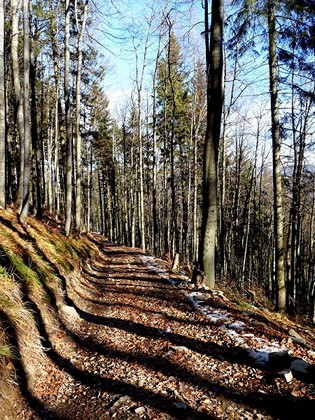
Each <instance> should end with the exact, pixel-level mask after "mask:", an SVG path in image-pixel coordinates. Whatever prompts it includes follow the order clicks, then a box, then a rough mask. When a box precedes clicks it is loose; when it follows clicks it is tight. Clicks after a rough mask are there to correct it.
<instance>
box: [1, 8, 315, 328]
mask: <svg viewBox="0 0 315 420" xmlns="http://www.w3.org/2000/svg"><path fill="white" fill-rule="evenodd" d="M225 3H226V4H225V44H224V59H225V60H224V61H225V62H224V76H225V77H224V90H225V96H224V109H223V122H222V127H221V139H220V144H219V155H218V168H217V171H218V233H217V247H216V257H217V277H218V284H220V282H224V283H225V284H231V285H232V284H233V285H234V286H237V287H238V288H239V289H240V290H241V291H242V292H244V293H245V292H248V291H255V292H259V293H263V294H264V295H266V296H267V297H268V299H269V300H270V302H271V303H275V299H276V281H275V266H276V258H275V238H276V234H275V229H274V205H275V204H274V201H275V199H274V195H273V191H274V187H273V185H274V184H273V179H274V171H273V167H272V144H271V133H272V130H271V129H272V122H271V121H272V120H271V112H270V109H271V106H270V96H269V95H270V84H269V83H270V78H269V73H268V56H269V55H268V54H269V52H268V51H269V50H268V35H269V32H270V26H268V23H267V10H268V7H270V6H272V7H273V8H274V10H275V15H276V37H277V38H276V40H277V49H276V53H277V69H278V74H277V82H278V95H279V116H280V120H279V124H280V134H281V182H282V195H281V198H282V202H283V209H282V216H283V229H284V236H283V238H284V250H283V254H284V255H283V257H284V269H285V270H284V271H285V281H286V289H287V302H286V305H287V310H288V311H289V312H292V313H295V314H302V315H303V316H306V317H309V318H310V319H312V320H313V321H314V319H315V314H314V307H315V304H314V303H315V254H314V247H315V243H314V238H315V233H314V227H315V226H314V217H315V174H314V170H315V167H314V129H313V127H314V99H315V96H314V89H315V83H314V82H315V74H314V69H315V66H314V39H315V37H314V27H315V22H314V18H315V14H314V12H315V5H314V4H313V2H312V1H294V2H291V1H286V2H281V1H279V2H278V1H270V0H269V1H267V0H266V1H264V0H261V1H234V2H225ZM98 7H99V6H97V5H96V4H94V3H93V2H91V1H90V2H89V1H80V0H78V1H69V0H65V1H55V0H49V1H39V0H36V1H35V0H23V2H22V1H19V0H11V1H4V0H2V1H1V2H0V15H1V16H0V21H1V22H0V23H1V24H0V32H1V33H0V43H1V51H0V57H1V65H0V67H1V68H0V84H1V86H0V94H1V96H0V132H1V135H0V144H1V150H0V160H1V162H0V205H1V207H2V208H4V207H6V206H11V205H12V206H15V207H16V209H17V211H18V212H19V214H20V219H21V221H22V222H26V220H27V216H28V215H30V214H31V215H36V217H38V218H41V217H42V216H43V214H44V212H48V213H50V214H54V215H55V217H56V218H58V219H59V220H63V222H64V229H65V234H66V235H67V236H69V235H70V234H73V233H79V232H81V231H97V232H101V233H103V234H105V235H107V236H108V237H109V239H110V240H111V241H118V242H121V243H123V244H125V245H128V246H132V247H136V246H137V247H141V248H143V249H147V250H151V251H152V252H154V253H155V254H157V255H167V256H169V258H174V257H175V255H176V254H179V256H180V261H181V264H182V266H183V267H185V269H187V270H188V271H189V272H191V271H192V269H193V265H194V262H195V261H196V260H198V257H199V251H200V250H199V243H200V233H201V232H200V230H201V215H202V176H203V175H202V166H203V157H204V139H205V130H206V116H207V113H206V111H207V106H206V105H207V89H206V86H207V80H206V71H205V52H204V41H205V37H206V36H207V34H206V32H207V31H205V30H204V23H203V22H201V23H198V22H199V19H200V17H201V19H203V5H202V3H201V2H194V1H191V2H179V1H175V2H163V1H162V2H161V1H158V2H153V3H152V5H151V6H150V7H149V6H145V7H144V8H143V11H142V13H143V16H142V19H141V22H138V21H135V20H130V19H129V18H128V16H126V15H125V14H124V13H123V12H121V10H123V3H122V4H120V3H117V4H116V7H115V8H113V7H109V8H108V10H112V12H109V11H107V13H104V12H103V11H102V10H100V9H99V8H98ZM120 7H121V8H122V9H121V10H120ZM111 13H112V14H111ZM114 14H115V15H118V16H119V18H120V22H121V32H120V40H118V41H117V42H120V43H124V42H125V40H126V39H128V40H129V42H130V44H129V45H131V48H130V49H129V51H128V55H129V57H132V59H133V63H134V67H133V68H134V72H133V74H131V75H130V76H131V84H132V91H131V93H130V97H128V98H126V99H125V101H124V103H123V104H121V106H120V107H119V109H116V112H115V115H114V113H113V112H112V109H110V98H108V96H107V92H106V78H107V77H108V75H109V74H110V73H111V72H113V71H117V72H119V69H115V70H114V69H113V68H111V66H110V65H108V64H104V63H106V57H105V58H104V56H102V55H101V54H100V53H99V50H101V48H100V44H99V42H100V38H99V35H98V36H97V35H96V34H97V30H98V28H100V27H102V28H104V27H106V30H105V32H104V33H103V34H102V36H104V37H111V36H112V38H113V43H114V39H115V38H116V32H114V29H113V28H112V26H111V23H110V22H111V21H112V19H113V18H114ZM186 15H187V16H189V17H191V20H189V21H188V20H185V19H184V16H186ZM115 17H116V18H117V16H115ZM184 20H185V22H186V23H185V24H181V25H180V24H179V23H182V22H183V21H184ZM100 22H101V23H102V24H101V25H100ZM111 30H112V32H111Z"/></svg>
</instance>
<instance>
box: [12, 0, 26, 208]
mask: <svg viewBox="0 0 315 420" xmlns="http://www.w3.org/2000/svg"><path fill="white" fill-rule="evenodd" d="M20 8H21V0H11V10H12V23H11V25H12V37H11V56H12V74H13V87H14V101H15V118H16V121H17V128H18V136H19V145H20V156H19V159H20V161H19V180H18V191H17V198H16V204H17V206H18V212H19V213H20V212H21V210H22V196H23V178H24V115H23V103H22V95H21V82H20V72H19V57H18V46H19V11H20Z"/></svg>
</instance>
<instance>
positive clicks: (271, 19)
mask: <svg viewBox="0 0 315 420" xmlns="http://www.w3.org/2000/svg"><path fill="white" fill-rule="evenodd" d="M274 9H275V2H274V0H269V1H268V28H269V77H270V100H271V122H272V157H273V194H274V234H275V280H276V287H277V296H276V306H277V309H278V310H279V311H284V310H285V309H286V284H285V276H284V246H283V214H282V177H281V160H280V158H281V150H280V143H281V142H280V123H279V101H278V81H277V51H276V50H277V35H276V19H275V10H274Z"/></svg>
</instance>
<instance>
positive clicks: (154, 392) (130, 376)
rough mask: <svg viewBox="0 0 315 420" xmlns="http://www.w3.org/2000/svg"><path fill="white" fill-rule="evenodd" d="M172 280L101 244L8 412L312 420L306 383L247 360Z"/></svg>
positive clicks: (141, 258)
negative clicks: (42, 358) (28, 393)
mask: <svg viewBox="0 0 315 420" xmlns="http://www.w3.org/2000/svg"><path fill="white" fill-rule="evenodd" d="M96 240H97V241H101V240H102V238H100V237H96ZM152 261H155V262H154V263H153V262H152ZM181 280H182V279H181V278H180V276H179V275H177V274H174V273H173V274H170V272H169V271H168V267H167V265H166V263H164V262H163V261H161V260H153V259H149V258H147V257H146V256H145V254H144V253H142V252H141V251H139V249H131V248H126V247H123V246H118V245H115V244H111V243H109V242H105V241H104V243H103V252H102V253H101V254H100V256H99V257H98V258H97V259H96V260H94V261H93V262H91V263H90V264H86V265H84V266H83V268H82V273H81V275H80V276H72V277H71V278H70V279H69V281H68V285H67V289H68V302H69V306H67V307H66V308H64V309H63V311H62V313H61V323H62V325H63V329H62V330H61V331H58V332H56V333H55V334H51V335H50V336H49V337H48V338H47V340H49V343H50V348H48V349H47V354H48V356H49V365H48V366H47V367H46V370H47V371H48V374H47V375H46V377H45V380H43V381H42V382H40V383H38V384H37V387H36V390H35V391H34V394H33V395H32V397H31V398H32V401H29V403H30V404H31V405H32V407H33V409H32V410H31V411H30V410H23V411H22V412H20V413H19V415H17V418H18V419H26V418H27V419H58V418H60V419H70V418H71V419H80V420H85V419H89V420H99V419H107V418H118V419H133V418H134V419H208V418H209V419H210V418H226V419H232V418H235V419H259V418H261V419H268V418H286V419H288V418H294V417H296V418H297V417H299V418H303V419H307V418H312V416H313V413H314V411H313V410H314V409H315V406H314V398H315V393H314V385H313V384H312V383H307V382H306V381H305V380H297V379H294V380H293V381H292V382H291V383H289V384H288V383H287V382H286V381H285V379H284V377H280V376H279V374H278V373H277V372H275V370H274V369H271V367H266V366H259V365H257V363H256V361H255V360H254V359H253V358H251V357H250V356H249V353H248V351H247V350H246V349H244V348H242V347H241V346H239V345H236V344H235V342H234V341H233V339H232V337H231V338H230V339H229V336H228V335H227V334H226V332H225V331H224V329H222V328H219V326H218V324H217V323H215V322H212V321H211V320H209V319H207V318H206V317H205V316H204V315H202V314H201V313H200V312H198V311H196V310H195V309H194V308H193V307H192V305H191V302H189V299H187V294H188V285H186V284H185V283H184V282H181ZM212 299H213V301H212V304H213V305H215V306H216V307H218V308H220V307H221V308H224V307H226V305H228V303H224V302H223V301H222V300H220V299H219V298H218V296H217V295H213V297H212ZM229 309H230V311H232V310H233V308H232V307H231V308H229ZM234 315H236V313H235V310H234ZM238 316H239V317H242V319H243V321H244V324H245V322H246V320H245V318H246V317H245V316H244V315H242V313H239V314H238ZM261 328H262V327H261ZM264 333H266V334H270V338H272V336H273V335H274V336H275V337H277V339H279V335H281V332H279V331H277V330H276V329H274V330H273V329H272V328H271V327H270V328H268V329H266V331H265V332H264ZM280 339H281V337H280Z"/></svg>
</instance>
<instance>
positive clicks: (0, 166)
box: [0, 0, 6, 209]
mask: <svg viewBox="0 0 315 420" xmlns="http://www.w3.org/2000/svg"><path fill="white" fill-rule="evenodd" d="M4 14H5V11H4V0H0V209H5V207H6V188H5V187H6V100H5V54H4V38H5V29H4Z"/></svg>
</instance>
